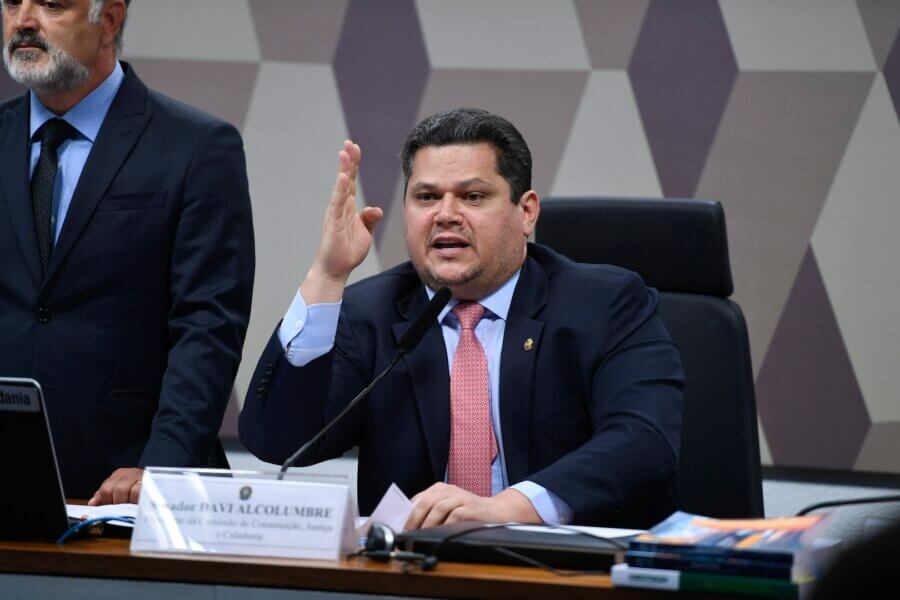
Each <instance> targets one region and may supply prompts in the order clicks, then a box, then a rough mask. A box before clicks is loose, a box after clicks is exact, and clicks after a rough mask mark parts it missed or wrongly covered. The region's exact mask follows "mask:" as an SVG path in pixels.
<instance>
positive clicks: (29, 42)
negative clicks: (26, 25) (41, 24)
mask: <svg viewBox="0 0 900 600" xmlns="http://www.w3.org/2000/svg"><path fill="white" fill-rule="evenodd" d="M16 50H43V51H44V52H46V51H47V44H46V43H45V42H44V40H43V39H41V37H40V36H39V35H37V33H35V32H33V31H26V32H20V33H18V34H16V35H14V36H13V38H12V39H11V40H10V42H9V51H10V52H15V51H16Z"/></svg>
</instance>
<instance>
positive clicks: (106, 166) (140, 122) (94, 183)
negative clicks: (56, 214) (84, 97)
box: [44, 68, 150, 282]
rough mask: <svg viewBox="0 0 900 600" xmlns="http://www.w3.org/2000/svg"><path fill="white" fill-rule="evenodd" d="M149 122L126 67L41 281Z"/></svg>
mask: <svg viewBox="0 0 900 600" xmlns="http://www.w3.org/2000/svg"><path fill="white" fill-rule="evenodd" d="M149 122H150V115H149V114H148V113H147V88H146V86H144V84H143V83H141V81H140V80H139V79H138V78H137V76H136V75H135V74H134V71H132V70H131V68H126V72H125V80H124V81H123V82H122V87H121V88H120V89H119V92H118V94H116V98H115V100H113V103H112V105H111V106H110V107H109V112H107V114H106V118H105V119H104V121H103V126H102V127H101V128H100V133H99V134H98V135H97V139H96V140H95V141H94V146H93V148H91V153H90V155H89V156H88V160H87V163H85V165H84V170H83V171H82V172H81V178H80V179H79V180H78V185H77V186H76V187H75V193H74V195H73V196H72V204H71V205H70V207H69V212H68V213H67V214H66V220H65V221H64V222H63V226H62V231H60V234H59V239H58V240H57V243H56V247H55V248H54V249H53V255H52V256H51V258H50V265H49V267H48V269H47V276H46V278H45V280H44V281H45V282H46V281H47V280H49V279H50V278H51V277H52V276H53V274H54V272H55V271H56V270H57V269H58V268H59V265H60V264H61V263H62V262H63V261H64V260H65V258H66V255H68V253H69V252H70V251H71V250H72V247H73V246H74V245H75V243H76V242H77V241H78V238H79V237H80V236H81V233H82V231H84V228H85V226H87V224H88V222H89V221H90V219H91V216H92V215H93V214H94V209H96V208H97V204H99V203H100V200H101V198H103V195H104V193H105V192H106V190H107V188H109V184H110V183H112V180H113V178H114V177H115V176H116V173H118V172H119V169H120V168H121V166H122V163H124V162H125V159H126V158H127V157H128V155H129V153H130V152H131V149H132V147H134V144H135V143H136V142H137V140H138V138H140V136H141V134H142V133H143V132H144V129H146V127H147V124H148V123H149Z"/></svg>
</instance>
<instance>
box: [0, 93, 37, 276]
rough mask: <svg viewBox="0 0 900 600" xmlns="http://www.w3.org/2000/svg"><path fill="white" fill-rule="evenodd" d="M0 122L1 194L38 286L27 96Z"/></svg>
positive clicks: (4, 115)
mask: <svg viewBox="0 0 900 600" xmlns="http://www.w3.org/2000/svg"><path fill="white" fill-rule="evenodd" d="M0 119H2V121H0V132H2V133H0V156H2V157H3V160H2V161H0V193H2V194H3V195H4V196H5V197H6V207H7V210H8V211H9V216H10V218H11V219H12V223H13V229H14V230H15V232H16V237H18V239H19V247H20V248H21V250H22V255H23V256H24V257H25V262H26V263H27V264H28V268H29V269H30V270H31V274H32V275H33V276H34V279H35V281H36V282H39V281H40V280H41V278H42V277H43V273H42V272H41V257H40V254H39V253H38V244H37V237H36V235H35V233H34V213H33V212H32V209H31V190H30V189H29V188H30V186H29V183H28V169H29V165H28V158H29V156H28V94H26V95H24V96H22V98H21V100H20V102H19V103H18V104H16V105H15V106H14V107H13V108H10V109H8V110H7V111H6V112H4V113H3V115H2V116H0Z"/></svg>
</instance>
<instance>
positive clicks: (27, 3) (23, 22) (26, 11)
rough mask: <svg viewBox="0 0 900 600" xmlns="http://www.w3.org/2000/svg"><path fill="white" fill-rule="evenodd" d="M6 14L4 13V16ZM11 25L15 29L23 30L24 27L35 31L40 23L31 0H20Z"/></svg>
mask: <svg viewBox="0 0 900 600" xmlns="http://www.w3.org/2000/svg"><path fill="white" fill-rule="evenodd" d="M6 12H9V11H6ZM8 16H9V15H8V14H7V15H4V18H6V17H8ZM13 27H14V28H15V30H16V31H24V30H26V29H31V30H33V31H37V30H38V29H39V28H40V23H39V22H38V20H37V6H35V3H34V1H33V0H22V3H21V4H19V6H18V10H17V11H16V16H15V21H14V22H13Z"/></svg>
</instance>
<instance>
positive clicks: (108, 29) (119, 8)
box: [100, 0, 128, 47]
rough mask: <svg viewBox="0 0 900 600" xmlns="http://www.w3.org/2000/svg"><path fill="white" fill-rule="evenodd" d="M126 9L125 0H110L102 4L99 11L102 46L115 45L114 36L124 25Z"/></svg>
mask: <svg viewBox="0 0 900 600" xmlns="http://www.w3.org/2000/svg"><path fill="white" fill-rule="evenodd" d="M127 10H128V9H127V8H126V6H125V0H112V1H111V2H107V3H106V4H104V5H103V11H102V12H101V13H100V27H101V28H102V31H103V34H102V35H103V39H102V43H103V46H104V47H108V46H115V44H116V36H117V35H118V34H119V32H120V31H122V27H123V26H124V25H125V13H126V11H127Z"/></svg>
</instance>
